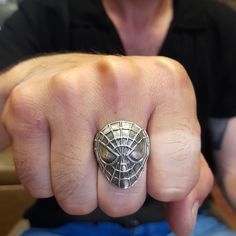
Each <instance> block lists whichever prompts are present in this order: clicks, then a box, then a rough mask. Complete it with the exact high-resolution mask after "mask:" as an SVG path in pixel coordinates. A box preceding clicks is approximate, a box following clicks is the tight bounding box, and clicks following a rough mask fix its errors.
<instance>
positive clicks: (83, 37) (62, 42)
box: [0, 0, 236, 227]
mask: <svg viewBox="0 0 236 236" xmlns="http://www.w3.org/2000/svg"><path fill="white" fill-rule="evenodd" d="M235 42H236V13H235V12H234V11H233V10H231V9H229V8H228V7H226V6H223V5H221V4H219V3H216V2H215V1H207V0H174V19H173V21H172V22H171V25H170V28H169V30H168V33H167V36H166V38H165V41H164V44H163V45H162V48H161V50H160V52H159V55H161V56H167V57H170V58H173V59H175V60H177V61H179V62H180V63H181V64H182V65H183V66H184V67H185V69H186V70H187V72H188V74H189V76H190V78H191V80H192V83H193V86H194V89H195V92H196V98H197V113H198V118H199V121H200V125H201V128H202V151H203V153H204V155H205V157H206V159H207V161H208V163H209V164H210V166H211V167H212V168H213V169H214V162H213V158H212V147H211V139H210V135H209V130H208V128H209V127H208V120H209V117H215V118H230V117H233V116H235V115H236V104H235V103H236V60H235V56H236V45H235ZM62 52H63V53H64V52H80V53H81V52H82V53H96V54H98V53H102V54H120V55H125V51H124V47H123V45H122V42H121V39H120V37H119V35H118V33H117V31H116V29H115V27H114V25H113V23H112V22H111V20H110V19H109V17H108V16H107V14H106V12H105V10H104V8H103V6H102V3H101V1H100V0H86V1H82V0H60V1H58V0H23V1H22V3H21V4H20V7H19V11H17V12H16V13H15V14H14V15H13V16H12V17H11V18H10V19H8V20H7V22H6V23H5V24H4V26H3V28H2V30H1V32H0V69H1V70H4V69H7V68H8V67H10V66H12V65H14V64H16V63H17V62H20V61H22V60H24V59H27V58H31V57H34V56H37V55H42V54H49V53H62ZM162 212H163V209H162V206H161V204H160V203H158V202H157V201H155V200H153V199H151V198H150V197H148V198H147V201H146V202H145V204H144V206H143V207H142V208H141V209H140V210H139V211H138V212H137V213H135V214H133V215H130V216H126V217H121V218H111V217H108V216H107V215H105V214H104V213H102V212H101V211H100V210H99V209H96V210H95V211H94V212H93V213H91V214H89V215H87V216H70V215H67V214H66V213H64V212H63V210H61V209H60V207H59V206H58V204H57V203H56V201H55V199H54V198H49V199H41V200H39V201H37V203H36V204H35V205H34V206H33V207H32V208H31V209H30V210H29V211H27V213H26V215H25V216H26V218H28V219H29V220H30V222H31V224H32V226H35V227H55V226H60V225H62V224H65V223H68V222H74V221H75V222H77V221H79V222H81V221H92V222H97V221H112V222H119V223H121V224H123V225H127V226H132V225H137V224H139V223H145V222H150V221H157V220H160V219H163V216H162Z"/></svg>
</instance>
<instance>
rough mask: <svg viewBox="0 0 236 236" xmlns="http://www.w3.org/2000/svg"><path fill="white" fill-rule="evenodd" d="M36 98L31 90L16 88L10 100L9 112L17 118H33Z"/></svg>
mask: <svg viewBox="0 0 236 236" xmlns="http://www.w3.org/2000/svg"><path fill="white" fill-rule="evenodd" d="M33 102H34V97H33V94H32V92H31V91H29V89H27V88H26V89H25V88H24V87H21V86H18V87H17V88H15V89H14V90H13V91H12V93H11V95H10V97H9V99H8V105H9V112H10V114H11V116H13V117H15V118H18V119H20V118H22V119H28V118H27V117H28V115H29V116H30V117H31V116H32V110H33Z"/></svg>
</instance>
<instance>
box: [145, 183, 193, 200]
mask: <svg viewBox="0 0 236 236" xmlns="http://www.w3.org/2000/svg"><path fill="white" fill-rule="evenodd" d="M148 192H149V194H150V195H151V196H152V197H153V198H154V199H156V200H158V201H162V202H170V201H179V200H182V199H184V198H185V197H186V196H187V195H188V194H189V191H188V190H187V189H186V188H185V187H176V186H175V187H166V186H163V187H159V188H151V189H150V190H149V191H148Z"/></svg>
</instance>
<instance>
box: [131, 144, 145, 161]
mask: <svg viewBox="0 0 236 236" xmlns="http://www.w3.org/2000/svg"><path fill="white" fill-rule="evenodd" d="M144 151H145V145H144V142H143V141H141V142H140V143H139V144H138V145H137V146H136V147H135V148H134V150H133V152H132V153H131V154H130V157H131V158H133V159H134V160H137V161H138V160H140V159H141V158H142V157H143V155H144Z"/></svg>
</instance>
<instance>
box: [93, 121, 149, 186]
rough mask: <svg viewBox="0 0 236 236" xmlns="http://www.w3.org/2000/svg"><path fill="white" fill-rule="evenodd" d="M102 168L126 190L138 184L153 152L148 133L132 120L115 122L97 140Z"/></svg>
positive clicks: (95, 148) (109, 179)
mask: <svg viewBox="0 0 236 236" xmlns="http://www.w3.org/2000/svg"><path fill="white" fill-rule="evenodd" d="M94 150H95V154H96V158H97V161H98V163H99V166H100V168H101V170H102V172H103V173H104V175H105V177H106V178H107V180H108V181H109V182H111V183H112V184H114V185H115V186H117V187H119V188H122V189H126V188H129V187H130V186H132V185H134V184H135V183H136V182H137V180H138V178H139V176H140V174H141V173H142V170H143V169H144V167H145V164H146V162H147V159H148V157H149V153H150V141H149V137H148V134H147V132H146V131H145V130H144V129H142V128H140V127H139V126H138V125H137V124H135V123H133V122H129V121H115V122H112V123H110V124H108V125H106V126H105V127H104V128H103V129H102V130H100V131H99V132H98V133H97V135H96V137H95V140H94Z"/></svg>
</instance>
